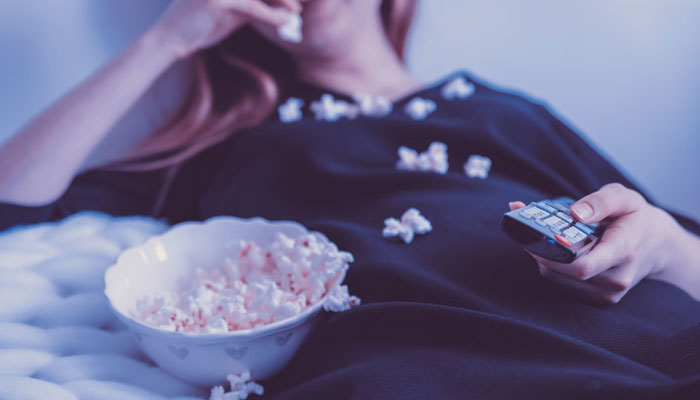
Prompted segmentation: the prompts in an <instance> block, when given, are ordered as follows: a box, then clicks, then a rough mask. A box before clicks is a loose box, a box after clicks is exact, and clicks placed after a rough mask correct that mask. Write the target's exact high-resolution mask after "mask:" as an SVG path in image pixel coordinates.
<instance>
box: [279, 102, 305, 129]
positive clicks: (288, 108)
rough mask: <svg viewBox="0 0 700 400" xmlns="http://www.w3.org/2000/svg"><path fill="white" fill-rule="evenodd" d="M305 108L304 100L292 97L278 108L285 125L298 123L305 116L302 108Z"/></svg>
mask: <svg viewBox="0 0 700 400" xmlns="http://www.w3.org/2000/svg"><path fill="white" fill-rule="evenodd" d="M303 106H304V100H302V99H297V98H296V97H290V98H289V99H288V100H287V101H286V102H285V103H284V104H282V105H281V106H279V107H278V108H277V111H278V112H279V115H280V121H282V122H284V123H290V122H296V121H299V120H300V119H301V117H302V116H303V114H302V112H301V108H302V107H303Z"/></svg>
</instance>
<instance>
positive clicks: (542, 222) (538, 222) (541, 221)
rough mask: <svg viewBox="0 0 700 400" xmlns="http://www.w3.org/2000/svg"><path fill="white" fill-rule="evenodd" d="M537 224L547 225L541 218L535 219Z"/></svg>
mask: <svg viewBox="0 0 700 400" xmlns="http://www.w3.org/2000/svg"><path fill="white" fill-rule="evenodd" d="M535 222H537V225H542V226H547V223H546V222H544V220H543V219H536V220H535Z"/></svg>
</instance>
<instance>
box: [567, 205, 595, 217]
mask: <svg viewBox="0 0 700 400" xmlns="http://www.w3.org/2000/svg"><path fill="white" fill-rule="evenodd" d="M571 212H573V213H574V214H576V216H577V217H578V219H579V220H587V219H589V218H591V217H592V216H593V207H591V205H590V204H588V202H585V201H583V202H580V203H576V204H574V205H573V206H571Z"/></svg>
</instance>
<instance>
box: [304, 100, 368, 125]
mask: <svg viewBox="0 0 700 400" xmlns="http://www.w3.org/2000/svg"><path fill="white" fill-rule="evenodd" d="M311 111H312V112H313V113H314V115H315V116H316V119H318V120H325V121H328V122H335V121H337V120H339V119H340V118H342V117H347V118H351V119H352V118H355V117H357V115H358V114H359V112H360V111H359V107H358V106H356V105H354V104H350V103H348V102H347V101H343V100H336V99H335V97H333V95H331V94H328V93H326V94H324V95H323V96H321V100H319V101H314V102H313V103H311Z"/></svg>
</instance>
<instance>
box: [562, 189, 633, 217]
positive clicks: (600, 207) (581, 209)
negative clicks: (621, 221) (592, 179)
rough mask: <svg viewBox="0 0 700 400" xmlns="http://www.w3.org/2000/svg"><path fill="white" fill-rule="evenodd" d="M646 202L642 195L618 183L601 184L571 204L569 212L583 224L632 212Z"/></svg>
mask: <svg viewBox="0 0 700 400" xmlns="http://www.w3.org/2000/svg"><path fill="white" fill-rule="evenodd" d="M645 204H646V200H644V197H642V195H640V194H639V193H637V192H636V191H634V190H631V189H628V188H626V187H624V186H623V185H621V184H619V183H611V184H608V185H605V186H603V187H602V188H601V189H600V190H598V191H597V192H594V193H591V194H589V195H588V196H586V197H584V198H582V199H580V200H579V201H577V202H576V203H574V204H573V205H572V206H571V214H572V215H573V216H574V217H575V218H576V219H577V220H579V221H581V222H583V223H584V224H590V223H594V222H600V221H602V220H603V219H605V218H608V217H618V216H622V215H626V214H629V213H632V212H634V211H636V210H638V209H640V208H641V207H643V206H644V205H645Z"/></svg>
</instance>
